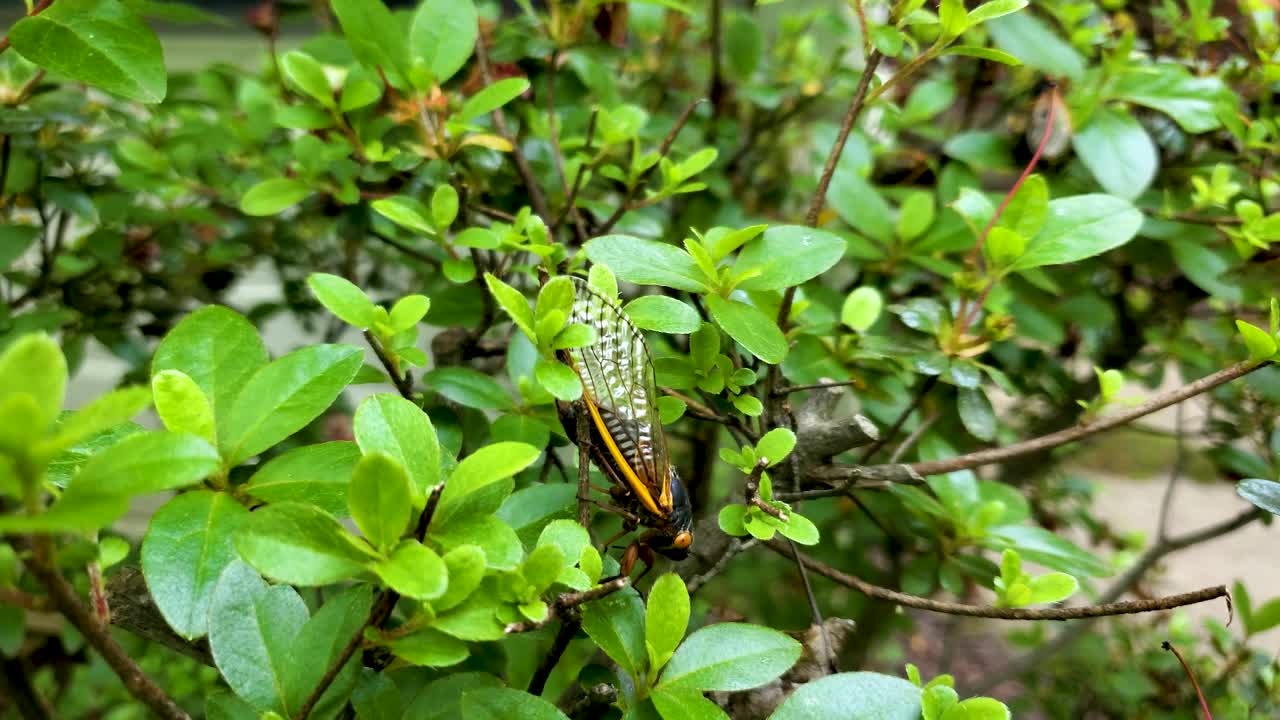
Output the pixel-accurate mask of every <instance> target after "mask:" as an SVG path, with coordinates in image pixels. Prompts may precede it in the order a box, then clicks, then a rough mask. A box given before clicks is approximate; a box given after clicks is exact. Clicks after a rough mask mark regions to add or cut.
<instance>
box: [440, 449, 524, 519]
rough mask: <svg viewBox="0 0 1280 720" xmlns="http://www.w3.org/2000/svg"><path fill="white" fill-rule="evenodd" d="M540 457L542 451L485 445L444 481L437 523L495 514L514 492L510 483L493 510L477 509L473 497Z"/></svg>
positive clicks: (489, 508)
mask: <svg viewBox="0 0 1280 720" xmlns="http://www.w3.org/2000/svg"><path fill="white" fill-rule="evenodd" d="M541 454H542V449H541V448H535V447H533V446H531V445H525V444H524V443H511V442H500V443H492V444H490V445H486V446H484V447H482V448H480V449H479V450H477V451H475V452H474V453H472V454H470V455H468V456H467V457H465V458H463V459H462V461H461V462H459V463H458V466H457V467H456V468H455V469H454V471H453V473H452V474H451V475H450V476H449V479H448V480H447V481H445V485H444V493H443V494H442V495H441V496H440V504H439V505H438V506H437V507H436V514H435V519H436V520H439V521H440V522H442V523H447V522H448V521H449V519H450V518H452V517H453V516H454V515H458V514H462V513H470V512H477V511H479V512H482V513H491V512H494V511H495V510H497V508H498V506H499V505H501V502H502V500H503V499H505V498H506V495H507V494H508V493H510V492H511V490H510V484H509V483H507V484H506V487H507V490H506V492H505V493H503V494H502V496H501V497H500V498H498V502H497V503H496V504H494V505H493V506H492V507H487V506H485V507H475V506H474V500H475V498H473V497H472V496H475V495H478V494H480V495H482V494H484V493H485V491H486V489H488V488H489V487H490V486H492V485H496V484H499V483H502V482H503V481H505V480H507V479H508V478H510V477H511V476H512V475H515V474H516V473H518V472H520V471H521V470H523V469H525V468H527V467H529V466H530V465H532V464H533V461H534V460H537V459H538V456H539V455H541Z"/></svg>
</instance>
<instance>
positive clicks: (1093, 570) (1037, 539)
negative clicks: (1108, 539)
mask: <svg viewBox="0 0 1280 720" xmlns="http://www.w3.org/2000/svg"><path fill="white" fill-rule="evenodd" d="M987 534H988V536H989V537H990V538H991V539H992V540H995V541H996V542H995V543H989V544H992V545H994V546H996V547H998V549H1004V548H1005V547H1013V548H1015V549H1017V551H1018V554H1020V555H1021V556H1022V557H1023V558H1024V559H1025V560H1029V561H1031V562H1035V563H1040V564H1041V565H1044V566H1045V567H1047V568H1050V569H1053V570H1060V571H1062V572H1065V573H1070V574H1072V575H1076V576H1080V575H1084V576H1088V577H1106V576H1107V575H1108V574H1110V571H1109V570H1108V569H1107V566H1106V565H1105V564H1104V563H1103V562H1102V561H1101V560H1099V559H1098V558H1096V557H1094V556H1093V555H1092V554H1090V553H1088V552H1086V551H1084V550H1081V549H1080V548H1079V547H1077V546H1076V545H1074V544H1073V543H1071V542H1070V541H1069V540H1066V539H1063V538H1060V537H1058V536H1057V535H1054V534H1053V533H1051V532H1049V531H1048V530H1045V529H1044V528H1041V527H1032V526H1029V525H1001V526H998V527H993V528H989V529H988V530H987Z"/></svg>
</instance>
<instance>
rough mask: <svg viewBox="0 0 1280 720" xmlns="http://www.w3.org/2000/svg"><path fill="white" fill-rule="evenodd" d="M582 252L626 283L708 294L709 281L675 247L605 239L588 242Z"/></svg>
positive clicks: (612, 237) (627, 238)
mask: <svg viewBox="0 0 1280 720" xmlns="http://www.w3.org/2000/svg"><path fill="white" fill-rule="evenodd" d="M583 250H585V251H586V253H587V257H589V258H591V261H592V262H595V263H600V264H602V265H605V266H606V267H608V268H609V269H610V270H612V271H613V274H614V275H616V276H618V277H619V278H621V279H622V280H625V281H627V282H633V283H636V284H639V285H660V286H662V287H669V288H675V289H676V290H686V291H688V292H706V290H707V283H708V282H709V279H708V278H707V277H706V276H705V275H704V274H703V272H702V270H700V269H698V265H697V263H695V262H694V261H693V258H692V257H690V256H689V253H687V252H685V251H684V250H681V249H680V248H677V247H675V246H674V245H668V244H666V243H662V242H657V241H655V240H642V239H641V238H637V237H631V236H630V235H606V236H604V237H598V238H596V239H594V240H591V241H589V242H588V243H587V244H586V245H585V246H583Z"/></svg>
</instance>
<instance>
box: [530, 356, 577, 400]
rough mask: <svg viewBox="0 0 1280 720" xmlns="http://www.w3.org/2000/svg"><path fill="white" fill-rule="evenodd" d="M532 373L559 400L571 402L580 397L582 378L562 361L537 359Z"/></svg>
mask: <svg viewBox="0 0 1280 720" xmlns="http://www.w3.org/2000/svg"><path fill="white" fill-rule="evenodd" d="M534 375H535V376H536V377H537V378H538V383H539V384H540V385H542V387H544V388H546V389H547V392H549V393H551V394H552V395H554V396H556V398H558V399H560V400H564V401H565V402H573V401H574V400H577V399H578V398H580V397H582V379H581V378H579V377H578V373H576V372H574V370H573V368H571V367H569V366H568V365H565V364H564V363H561V362H556V361H553V360H542V359H539V360H538V364H537V365H536V366H534Z"/></svg>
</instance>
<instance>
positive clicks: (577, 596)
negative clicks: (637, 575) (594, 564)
mask: <svg viewBox="0 0 1280 720" xmlns="http://www.w3.org/2000/svg"><path fill="white" fill-rule="evenodd" d="M627 582H628V581H627V578H625V577H620V578H614V579H613V580H610V581H608V582H606V583H602V584H600V585H597V586H595V587H593V588H591V589H589V590H580V591H576V592H567V593H561V594H560V595H559V596H557V597H556V599H555V600H553V601H551V604H550V605H549V606H548V607H547V615H546V617H544V618H542V619H541V620H536V621H535V620H524V621H521V622H514V623H511V624H510V625H508V626H507V627H506V629H505V632H506V633H507V634H508V635H515V634H516V633H526V632H533V631H534V630H540V629H542V628H544V627H546V626H547V624H548V623H550V622H551V621H552V620H555V619H556V618H561V619H567V620H573V621H576V617H575V613H576V612H577V608H578V607H579V606H581V605H584V604H586V603H589V602H591V601H592V600H599V599H600V598H602V597H605V596H606V595H612V594H613V593H615V592H617V591H619V590H621V589H622V588H624V587H626V586H627ZM561 652H563V651H561Z"/></svg>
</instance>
